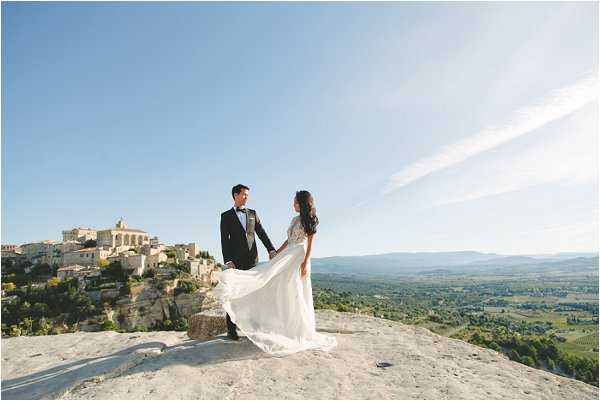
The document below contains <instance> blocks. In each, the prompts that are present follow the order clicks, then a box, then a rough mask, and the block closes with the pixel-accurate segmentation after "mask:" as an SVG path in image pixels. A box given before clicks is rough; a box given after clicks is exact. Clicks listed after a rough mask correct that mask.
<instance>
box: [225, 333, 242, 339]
mask: <svg viewBox="0 0 600 401" xmlns="http://www.w3.org/2000/svg"><path fill="white" fill-rule="evenodd" d="M227 338H228V339H230V340H235V341H237V340H239V339H240V337H239V336H238V335H237V333H227Z"/></svg>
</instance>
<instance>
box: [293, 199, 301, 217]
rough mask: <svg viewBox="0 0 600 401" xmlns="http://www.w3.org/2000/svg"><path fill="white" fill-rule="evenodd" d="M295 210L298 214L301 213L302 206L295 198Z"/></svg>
mask: <svg viewBox="0 0 600 401" xmlns="http://www.w3.org/2000/svg"><path fill="white" fill-rule="evenodd" d="M294 210H295V211H296V212H297V213H300V204H299V203H298V200H297V199H296V197H294Z"/></svg>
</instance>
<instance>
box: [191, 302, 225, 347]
mask: <svg viewBox="0 0 600 401" xmlns="http://www.w3.org/2000/svg"><path fill="white" fill-rule="evenodd" d="M225 331H227V323H226V321H225V311H224V310H222V309H210V310H207V311H203V312H200V313H195V314H193V315H192V316H190V318H189V319H188V331H187V334H188V337H189V338H191V339H193V340H202V341H204V340H209V339H211V338H213V337H215V336H216V335H218V334H220V333H223V332H225Z"/></svg>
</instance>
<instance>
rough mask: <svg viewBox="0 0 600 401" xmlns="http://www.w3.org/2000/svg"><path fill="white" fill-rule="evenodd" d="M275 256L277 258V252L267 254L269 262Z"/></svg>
mask: <svg viewBox="0 0 600 401" xmlns="http://www.w3.org/2000/svg"><path fill="white" fill-rule="evenodd" d="M275 256H277V251H271V252H269V260H271V259H273V258H274V257H275Z"/></svg>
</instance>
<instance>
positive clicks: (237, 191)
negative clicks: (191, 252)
mask: <svg viewBox="0 0 600 401" xmlns="http://www.w3.org/2000/svg"><path fill="white" fill-rule="evenodd" d="M249 191H250V188H248V187H247V186H245V185H242V184H238V185H236V186H234V187H233V188H231V196H232V197H233V202H234V205H233V207H232V208H231V209H229V210H227V211H226V212H223V213H221V250H222V252H223V261H224V262H225V265H226V266H227V268H229V269H241V270H249V269H251V268H253V267H254V266H256V264H257V263H258V251H257V249H256V241H255V240H254V233H256V234H258V238H260V241H261V242H262V243H263V245H264V246H265V248H267V250H268V251H269V259H272V258H273V257H275V255H276V253H277V252H276V251H275V247H274V246H273V244H272V243H271V240H270V239H269V237H268V236H267V233H266V232H265V230H264V228H263V227H262V225H261V224H260V220H259V219H258V216H257V214H256V211H255V210H252V209H247V208H246V202H247V201H248V193H249ZM227 337H228V338H230V339H232V340H237V339H238V335H237V327H236V325H235V324H234V323H233V322H232V321H231V319H230V317H229V314H227Z"/></svg>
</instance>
